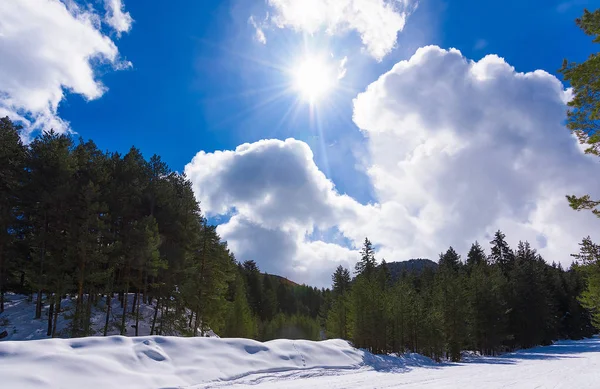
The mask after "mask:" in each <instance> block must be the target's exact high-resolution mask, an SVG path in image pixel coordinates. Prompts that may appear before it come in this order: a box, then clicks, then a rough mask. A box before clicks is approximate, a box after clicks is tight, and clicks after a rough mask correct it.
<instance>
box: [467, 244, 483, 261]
mask: <svg viewBox="0 0 600 389" xmlns="http://www.w3.org/2000/svg"><path fill="white" fill-rule="evenodd" d="M482 263H487V257H486V255H485V251H483V248H482V247H481V245H480V244H479V242H475V243H473V244H472V245H471V248H470V249H469V253H468V254H467V266H468V267H473V266H478V265H480V264H482Z"/></svg>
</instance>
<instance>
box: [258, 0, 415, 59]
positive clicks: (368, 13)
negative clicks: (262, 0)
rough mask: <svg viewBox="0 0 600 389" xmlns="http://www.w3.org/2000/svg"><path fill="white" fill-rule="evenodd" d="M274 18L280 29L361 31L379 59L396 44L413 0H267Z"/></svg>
mask: <svg viewBox="0 0 600 389" xmlns="http://www.w3.org/2000/svg"><path fill="white" fill-rule="evenodd" d="M267 3H268V4H269V5H270V7H271V8H272V10H273V16H272V17H271V20H272V21H273V22H274V23H275V25H277V26H278V27H280V28H292V29H295V30H298V31H302V32H306V33H309V34H313V33H316V32H317V31H320V30H322V29H325V31H326V32H327V33H329V34H332V35H333V34H338V33H344V32H346V31H355V32H357V33H358V34H359V35H360V37H361V40H362V43H363V45H364V46H365V48H366V50H367V52H368V53H369V54H370V55H372V56H373V57H375V58H376V59H378V60H381V59H382V58H383V57H385V56H386V55H387V54H388V53H389V52H390V51H391V50H392V49H393V48H394V47H395V45H396V39H397V35H398V33H399V32H400V31H402V30H403V29H404V24H405V23H406V18H407V17H408V14H409V13H410V12H411V11H412V10H413V9H414V8H415V7H416V2H414V1H412V0H303V1H298V0H267Z"/></svg>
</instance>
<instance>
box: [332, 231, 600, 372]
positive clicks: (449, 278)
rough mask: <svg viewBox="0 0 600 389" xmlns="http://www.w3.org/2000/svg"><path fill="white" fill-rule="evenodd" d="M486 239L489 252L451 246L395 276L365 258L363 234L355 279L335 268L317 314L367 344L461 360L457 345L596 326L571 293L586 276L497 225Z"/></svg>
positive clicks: (513, 344)
mask: <svg viewBox="0 0 600 389" xmlns="http://www.w3.org/2000/svg"><path fill="white" fill-rule="evenodd" d="M491 243H492V254H491V255H490V256H489V260H488V257H487V256H486V254H485V251H484V250H483V248H482V247H481V246H480V245H479V244H478V243H474V244H473V245H472V246H471V249H470V250H469V253H468V255H467V263H466V264H463V263H462V262H461V260H460V255H459V254H458V253H457V252H456V251H455V250H454V249H453V248H452V247H450V248H449V249H448V250H447V251H446V252H445V253H443V254H441V255H440V261H439V265H438V266H437V268H435V267H424V270H423V271H421V272H408V271H404V272H403V273H402V274H401V275H400V276H399V278H397V279H395V280H394V279H392V278H391V277H390V274H389V273H388V265H387V264H385V261H382V266H379V267H373V268H371V267H370V266H369V265H368V264H374V263H376V260H375V256H374V253H373V252H372V250H371V249H372V247H371V245H370V242H368V241H367V242H366V243H365V247H364V248H363V250H362V252H361V254H362V259H361V262H360V263H361V265H359V266H357V268H360V269H361V272H360V273H359V274H357V275H356V277H355V279H354V280H352V281H351V282H349V275H348V274H347V272H346V271H345V270H344V269H343V268H342V267H338V268H337V269H336V271H335V273H334V274H333V277H332V280H333V289H332V292H331V294H329V295H326V296H327V300H326V304H325V305H324V307H326V308H327V309H326V311H325V312H323V314H322V316H324V318H325V324H326V334H327V336H328V337H341V338H345V339H349V340H351V341H352V342H354V344H355V346H357V347H362V348H366V349H369V350H371V351H373V352H396V353H403V352H406V351H411V352H419V353H421V354H424V355H427V356H429V357H431V358H434V359H436V360H442V359H448V360H452V361H459V360H460V359H461V353H462V351H464V350H475V351H479V352H480V353H481V354H484V355H494V354H497V353H499V352H503V351H508V350H513V349H516V348H520V347H532V346H535V345H540V344H549V343H550V342H552V341H553V340H556V339H564V338H569V339H580V338H582V337H587V336H591V335H592V334H594V329H593V327H592V326H591V322H590V314H589V311H588V310H586V309H585V308H584V307H583V306H582V304H581V303H580V302H579V301H578V299H577V296H578V295H579V293H580V292H581V290H582V289H583V285H584V283H583V279H582V276H581V273H580V272H579V271H576V270H569V271H564V270H563V269H562V268H561V267H560V266H550V265H548V264H547V263H545V262H544V260H543V259H542V258H541V257H540V256H539V255H538V254H537V253H536V251H535V250H533V249H532V248H531V247H530V245H529V243H527V242H521V243H519V246H518V248H517V250H516V252H513V250H512V249H511V248H510V247H509V245H508V243H506V240H505V236H504V234H503V233H502V232H500V231H498V232H497V233H496V234H495V238H494V240H493V241H492V242H491ZM586 247H588V248H591V246H589V245H587V246H586ZM366 254H368V255H366ZM596 254H597V251H594V250H591V251H590V250H588V254H586V255H587V256H588V257H590V255H591V256H592V257H593V258H597V257H595V256H594V255H596ZM367 259H368V260H367ZM434 269H435V270H434ZM583 303H584V304H585V301H583Z"/></svg>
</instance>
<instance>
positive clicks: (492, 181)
mask: <svg viewBox="0 0 600 389" xmlns="http://www.w3.org/2000/svg"><path fill="white" fill-rule="evenodd" d="M566 94H568V92H567V91H565V90H564V88H563V86H562V84H561V83H560V81H559V80H558V79H556V78H555V77H554V76H552V75H550V74H548V73H546V72H543V71H539V70H538V71H535V72H532V73H526V74H523V73H517V72H516V71H515V69H514V68H513V67H511V66H510V65H509V64H507V63H506V62H505V61H504V60H503V59H502V58H499V57H497V56H494V55H489V56H487V57H485V58H483V59H482V60H480V61H479V62H472V61H468V60H467V59H466V58H464V57H463V56H462V55H461V53H460V52H458V51H457V50H450V51H446V50H442V49H440V48H438V47H434V46H431V47H425V48H421V49H419V50H418V51H417V53H416V54H415V55H414V56H413V57H412V58H411V59H410V60H408V61H403V62H400V63H398V64H396V65H395V66H394V68H393V69H392V70H391V71H389V72H388V73H386V74H384V75H383V76H381V77H380V78H379V80H378V81H376V82H375V83H373V84H371V85H370V86H369V88H368V90H367V91H366V92H365V93H363V94H361V95H359V96H358V97H357V99H356V100H355V110H354V121H355V123H356V124H357V125H358V126H359V127H360V128H361V129H363V130H364V131H366V132H367V134H368V137H369V151H370V152H369V154H370V157H371V162H370V163H371V165H370V166H369V168H368V172H369V175H370V176H371V178H372V181H373V185H374V188H375V192H376V193H377V195H378V201H379V203H380V204H381V206H382V207H386V206H387V207H389V208H393V209H394V210H392V211H390V212H387V213H386V214H385V215H384V216H383V218H384V219H386V220H388V219H389V220H396V221H397V222H396V225H404V226H405V225H407V224H408V225H410V226H411V227H410V228H409V229H408V231H407V230H406V228H404V229H403V230H402V231H398V234H394V235H395V237H394V238H392V237H391V236H386V235H381V236H382V238H379V239H381V240H380V243H382V245H383V246H384V250H395V249H397V248H398V247H400V248H406V247H408V248H410V249H408V250H405V251H406V252H407V253H409V254H410V255H411V256H415V255H419V253H422V255H428V256H431V255H433V254H434V253H435V252H439V251H441V250H442V249H444V248H445V247H447V246H448V245H454V246H455V247H457V248H459V249H460V250H462V251H463V252H464V251H465V250H466V248H467V246H468V244H469V243H470V242H471V241H473V240H475V239H479V240H480V241H487V240H489V239H488V238H486V234H485V233H486V232H487V233H488V234H491V233H493V231H494V230H495V229H497V228H502V229H503V230H505V233H507V235H508V237H509V238H511V239H513V243H515V240H518V239H528V240H529V241H531V242H536V239H537V240H541V241H544V240H545V241H547V247H545V248H544V249H542V250H541V253H542V254H544V255H545V256H546V259H548V260H550V261H557V262H563V263H569V262H570V258H569V254H570V253H572V252H575V251H576V250H577V242H578V241H579V240H580V239H581V237H582V236H584V235H587V234H589V233H590V232H593V231H595V230H596V229H597V228H595V227H594V226H595V224H596V223H597V220H594V218H593V217H592V216H591V215H587V214H585V213H576V212H574V211H572V210H570V209H569V207H568V205H567V202H566V200H565V198H564V195H565V194H569V193H586V192H593V193H596V194H598V193H600V186H599V185H598V184H596V183H595V182H593V181H591V180H589V179H588V178H587V177H590V176H592V175H594V174H595V173H594V172H595V170H596V168H597V165H596V164H595V162H594V161H593V160H591V159H589V158H587V157H586V156H584V155H582V153H581V151H580V149H579V148H578V146H577V143H576V141H575V140H574V138H573V137H572V136H571V135H570V133H569V131H568V130H567V129H566V128H565V127H564V126H563V121H564V117H565V110H566V107H565V104H564V101H565V100H566V96H565V95H566ZM390 228H394V225H393V224H392V225H390ZM396 228H397V227H396ZM373 239H374V240H377V239H378V237H377V236H376V235H374V236H373Z"/></svg>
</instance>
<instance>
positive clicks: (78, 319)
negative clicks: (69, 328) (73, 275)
mask: <svg viewBox="0 0 600 389" xmlns="http://www.w3.org/2000/svg"><path fill="white" fill-rule="evenodd" d="M84 272H85V259H84V256H83V255H82V256H81V260H80V261H79V276H78V279H77V304H76V305H75V319H74V321H75V322H74V323H73V324H74V325H73V327H74V329H75V331H77V332H79V331H80V330H82V327H83V322H84V313H83V279H84V276H83V274H84ZM90 297H91V296H90V295H88V300H89V299H90Z"/></svg>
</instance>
